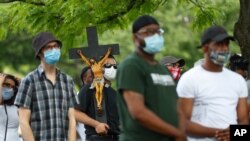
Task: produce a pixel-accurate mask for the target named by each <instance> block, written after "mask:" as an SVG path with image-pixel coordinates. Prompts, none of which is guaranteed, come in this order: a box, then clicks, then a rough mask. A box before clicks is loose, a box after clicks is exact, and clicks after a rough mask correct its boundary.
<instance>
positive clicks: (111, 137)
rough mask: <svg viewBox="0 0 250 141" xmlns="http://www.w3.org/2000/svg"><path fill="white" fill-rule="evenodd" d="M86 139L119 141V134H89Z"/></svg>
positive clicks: (89, 140)
mask: <svg viewBox="0 0 250 141" xmlns="http://www.w3.org/2000/svg"><path fill="white" fill-rule="evenodd" d="M86 141H118V135H104V136H100V135H89V136H87V137H86Z"/></svg>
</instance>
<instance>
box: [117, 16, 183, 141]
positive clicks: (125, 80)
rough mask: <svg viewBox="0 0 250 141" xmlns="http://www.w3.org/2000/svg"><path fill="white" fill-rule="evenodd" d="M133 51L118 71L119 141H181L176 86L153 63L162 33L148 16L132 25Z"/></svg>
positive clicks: (168, 76) (181, 126) (162, 41)
mask: <svg viewBox="0 0 250 141" xmlns="http://www.w3.org/2000/svg"><path fill="white" fill-rule="evenodd" d="M132 31H133V41H134V43H135V46H136V51H135V52H134V53H133V54H131V55H130V56H128V57H127V58H126V59H125V60H124V61H123V62H122V63H121V64H120V65H119V67H118V72H117V79H116V80H117V88H118V91H119V95H118V109H119V114H120V115H119V117H120V120H121V127H122V134H121V136H120V139H119V140H120V141H174V140H175V141H185V140H186V139H185V133H184V122H183V120H180V119H181V118H179V115H180V113H181V112H177V99H178V97H177V93H176V85H175V82H174V80H173V78H172V77H171V74H169V72H168V71H167V69H166V68H164V66H163V65H161V64H159V63H158V61H157V60H155V59H154V55H155V54H156V53H158V52H159V51H160V50H161V49H162V48H163V43H164V38H163V36H162V34H163V30H162V29H161V28H160V26H159V24H158V22H157V21H156V20H155V19H154V18H153V17H151V16H148V15H144V16H141V17H139V18H138V19H137V20H136V21H135V22H134V24H133V27H132Z"/></svg>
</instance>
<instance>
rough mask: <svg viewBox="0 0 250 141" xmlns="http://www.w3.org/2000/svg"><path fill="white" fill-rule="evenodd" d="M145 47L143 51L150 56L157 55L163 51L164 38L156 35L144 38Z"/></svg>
mask: <svg viewBox="0 0 250 141" xmlns="http://www.w3.org/2000/svg"><path fill="white" fill-rule="evenodd" d="M144 41H145V47H144V48H143V50H144V51H145V52H147V53H149V54H155V53H158V52H160V51H161V49H162V48H163V44H164V38H163V36H162V35H159V34H157V33H156V34H154V35H153V36H150V37H146V38H144Z"/></svg>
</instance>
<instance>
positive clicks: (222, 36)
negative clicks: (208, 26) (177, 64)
mask: <svg viewBox="0 0 250 141" xmlns="http://www.w3.org/2000/svg"><path fill="white" fill-rule="evenodd" d="M225 39H228V40H231V41H235V39H234V37H233V36H230V35H228V34H226V33H225V34H220V35H217V36H215V37H214V38H213V39H212V41H216V42H220V41H223V40H225ZM201 47H202V45H199V46H197V47H196V48H198V49H199V48H201Z"/></svg>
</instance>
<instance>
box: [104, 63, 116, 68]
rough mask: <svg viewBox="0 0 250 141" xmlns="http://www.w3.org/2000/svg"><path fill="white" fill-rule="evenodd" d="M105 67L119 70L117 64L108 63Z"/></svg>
mask: <svg viewBox="0 0 250 141" xmlns="http://www.w3.org/2000/svg"><path fill="white" fill-rule="evenodd" d="M103 66H104V68H111V67H112V66H113V67H114V69H117V65H116V64H109V63H107V64H104V65H103Z"/></svg>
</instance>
